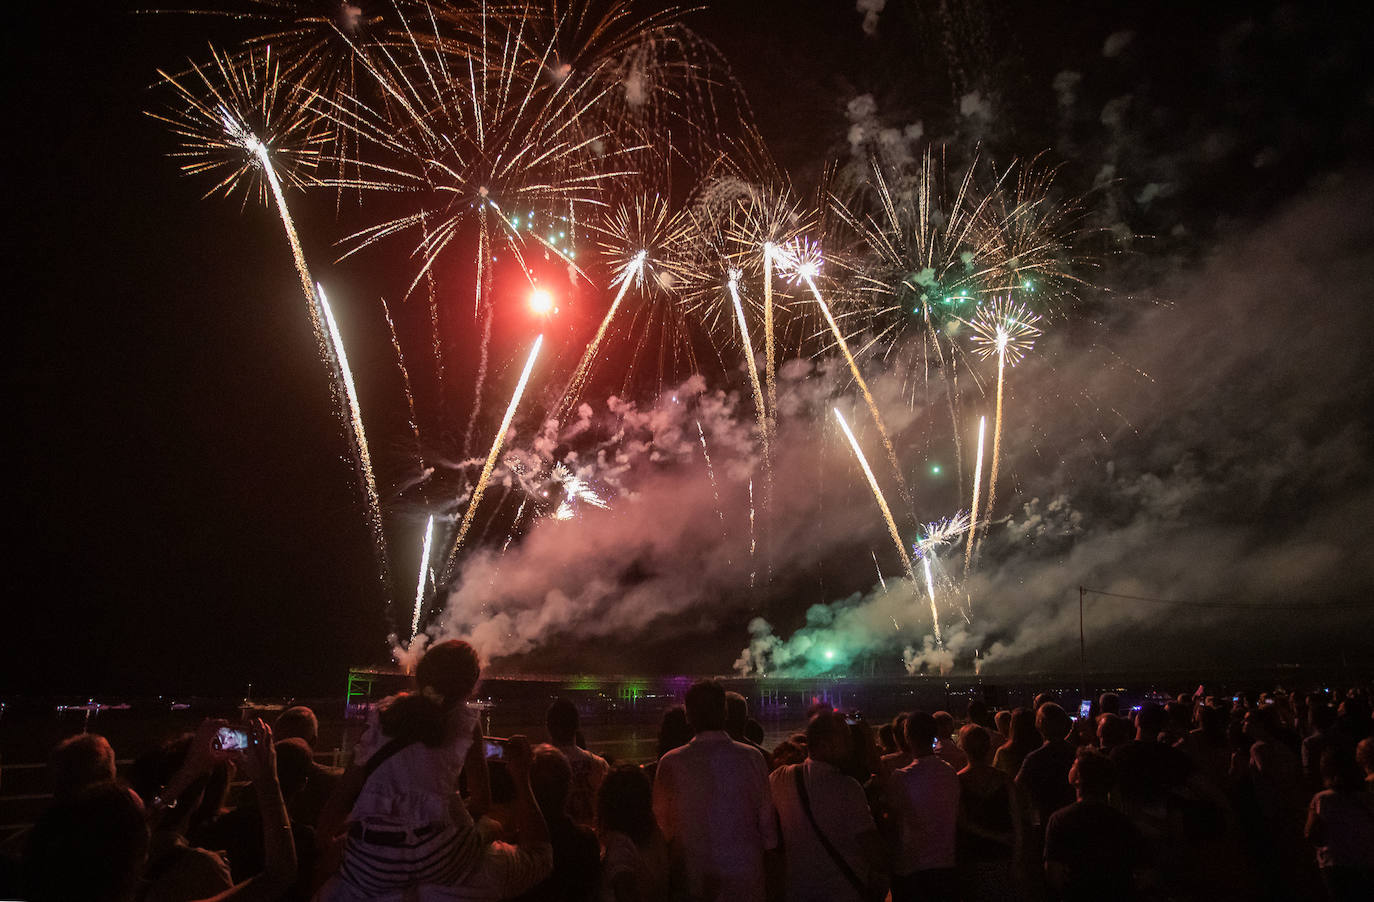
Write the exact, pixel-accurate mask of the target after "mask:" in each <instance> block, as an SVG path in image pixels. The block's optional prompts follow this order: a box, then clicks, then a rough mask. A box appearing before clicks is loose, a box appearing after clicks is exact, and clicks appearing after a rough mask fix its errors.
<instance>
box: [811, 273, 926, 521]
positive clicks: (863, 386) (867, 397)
mask: <svg viewBox="0 0 1374 902" xmlns="http://www.w3.org/2000/svg"><path fill="white" fill-rule="evenodd" d="M791 262H792V271H793V273H794V274H795V275H796V277H797V278H798V279H801V280H802V281H803V282H805V283H806V287H807V288H809V289H811V297H813V298H814V299H815V301H816V306H818V307H820V308H821V313H822V314H823V315H824V316H825V323H826V325H827V326H829V327H830V334H831V335H832V336H833V337H834V339H835V344H836V345H837V346H838V347H839V349H840V353H842V354H843V355H844V359H845V362H846V363H847V364H849V372H850V375H852V376H853V377H854V382H855V384H856V385H858V386H859V390H860V391H861V392H863V396H864V401H866V402H867V403H868V412H869V413H870V414H872V416H873V425H875V426H877V427H878V435H879V436H880V437H881V438H882V440H883V448H884V449H885V450H886V451H887V460H888V463H890V464H892V475H893V476H895V477H896V478H897V489H898V491H900V492H901V493H902V500H904V501H905V502H906V504H907V506H908V507H911V506H912V498H911V490H910V489H909V488H907V484H906V478H905V477H904V476H903V475H902V465H901V463H899V462H898V460H897V449H896V448H894V447H893V446H892V439H891V437H890V436H889V435H888V433H887V426H886V424H884V423H883V417H882V414H881V413H879V412H878V402H877V401H875V400H874V399H873V392H871V391H869V390H868V382H867V381H865V380H864V377H863V373H861V372H859V364H858V361H856V360H855V359H854V354H853V353H852V352H851V351H850V350H849V342H848V341H846V340H845V337H844V333H843V332H841V331H840V325H839V323H837V322H835V316H834V314H832V313H831V312H830V305H829V304H827V303H826V302H825V298H823V297H822V296H821V290H820V289H819V288H817V287H816V275H817V273H818V272H820V261H819V259H810V260H803V259H800V258H799V257H796V256H794V257H793V258H792V260H791Z"/></svg>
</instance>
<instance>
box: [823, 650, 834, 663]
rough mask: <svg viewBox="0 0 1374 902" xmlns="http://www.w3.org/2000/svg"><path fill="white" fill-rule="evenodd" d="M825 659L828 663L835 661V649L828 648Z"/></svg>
mask: <svg viewBox="0 0 1374 902" xmlns="http://www.w3.org/2000/svg"><path fill="white" fill-rule="evenodd" d="M825 659H826V660H827V661H833V660H835V649H833V648H827V649H826V650H825Z"/></svg>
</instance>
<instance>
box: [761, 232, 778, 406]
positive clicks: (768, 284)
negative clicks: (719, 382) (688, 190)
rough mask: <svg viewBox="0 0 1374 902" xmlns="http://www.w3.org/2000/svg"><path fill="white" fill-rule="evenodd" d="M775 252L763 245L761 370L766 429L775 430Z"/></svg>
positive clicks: (770, 244)
mask: <svg viewBox="0 0 1374 902" xmlns="http://www.w3.org/2000/svg"><path fill="white" fill-rule="evenodd" d="M776 253H777V249H776V248H774V246H773V242H771V241H766V242H764V245H763V372H764V381H765V382H766V383H767V385H768V421H767V422H768V429H769V432H775V431H776V429H777V425H778V361H777V351H776V350H775V349H774V347H773V344H774V343H773V256H774V254H776Z"/></svg>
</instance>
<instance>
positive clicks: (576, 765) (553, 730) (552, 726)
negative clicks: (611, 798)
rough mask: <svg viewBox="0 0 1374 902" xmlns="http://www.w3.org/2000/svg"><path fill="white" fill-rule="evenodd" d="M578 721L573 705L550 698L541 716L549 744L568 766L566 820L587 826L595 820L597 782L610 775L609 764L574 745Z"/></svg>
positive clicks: (598, 756)
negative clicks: (569, 788) (569, 819)
mask: <svg viewBox="0 0 1374 902" xmlns="http://www.w3.org/2000/svg"><path fill="white" fill-rule="evenodd" d="M581 722H582V718H581V715H579V714H578V713H577V706H576V705H574V704H573V703H572V702H570V701H568V700H567V699H566V698H557V699H554V701H553V704H551V705H549V710H548V713H546V714H545V715H544V726H545V727H547V728H548V730H549V744H550V745H552V746H553V747H554V748H556V749H558V750H559V751H560V752H562V753H563V755H564V757H566V758H567V759H568V764H569V765H570V766H571V767H572V773H573V779H572V789H571V790H570V791H569V792H568V817H570V818H572V819H573V820H574V821H575V822H576V823H579V824H582V825H584V826H591V825H592V824H593V823H594V822H595V821H596V794H597V791H598V790H600V789H601V781H602V780H605V779H606V774H608V773H610V770H611V768H610V765H608V764H607V763H606V759H605V758H602V757H601V756H600V755H596V754H593V753H591V752H589V751H587V750H586V749H584V748H582V746H580V745H578V744H577V730H578V728H579V727H580V726H581Z"/></svg>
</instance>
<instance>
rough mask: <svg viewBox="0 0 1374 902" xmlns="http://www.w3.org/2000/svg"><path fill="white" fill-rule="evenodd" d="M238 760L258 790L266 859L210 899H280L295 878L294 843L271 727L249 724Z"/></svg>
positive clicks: (220, 901)
mask: <svg viewBox="0 0 1374 902" xmlns="http://www.w3.org/2000/svg"><path fill="white" fill-rule="evenodd" d="M239 762H240V764H241V765H242V767H243V769H244V770H245V771H247V773H248V776H249V779H251V780H252V783H253V791H254V792H255V793H257V799H258V810H259V811H260V812H261V813H262V841H263V851H264V853H265V861H264V862H263V869H262V873H260V874H258V875H256V876H254V877H250V878H249V879H248V880H245V881H244V882H242V883H240V884H238V885H237V886H234V887H232V888H230V889H227V890H225V891H224V892H222V893H220V894H219V895H217V896H214V897H213V902H229V900H233V902H271V900H274V899H280V898H281V897H282V896H283V895H284V894H285V893H286V891H287V890H288V889H290V888H291V885H292V884H293V883H295V881H296V843H295V841H294V840H293V839H292V838H291V818H290V817H289V816H288V815H287V813H286V801H285V800H284V799H283V798H282V795H281V784H280V783H278V782H277V751H276V748H275V747H274V746H273V745H272V728H271V727H269V726H267V724H265V723H263V722H262V721H261V720H254V721H253V722H251V723H250V724H249V731H248V748H247V749H246V750H244V752H243V753H242V754H241V755H240V757H239Z"/></svg>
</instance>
